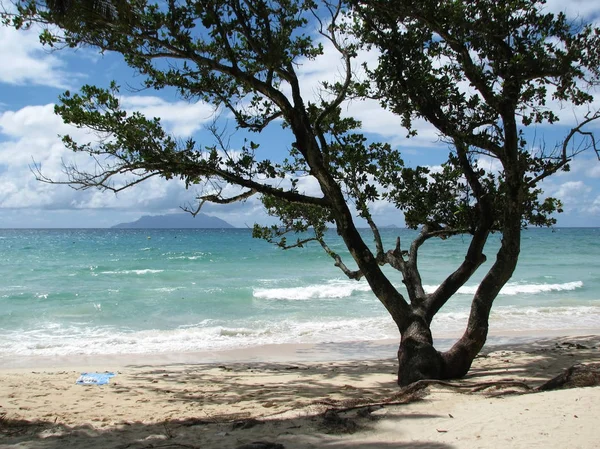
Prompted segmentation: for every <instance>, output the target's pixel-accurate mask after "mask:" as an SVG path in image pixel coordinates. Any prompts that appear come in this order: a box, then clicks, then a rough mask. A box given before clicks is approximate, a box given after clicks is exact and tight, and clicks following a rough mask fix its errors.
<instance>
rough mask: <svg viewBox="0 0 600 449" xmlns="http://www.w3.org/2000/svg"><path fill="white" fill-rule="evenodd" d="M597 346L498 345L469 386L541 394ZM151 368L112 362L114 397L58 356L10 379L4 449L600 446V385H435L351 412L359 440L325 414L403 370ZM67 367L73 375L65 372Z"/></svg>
mask: <svg viewBox="0 0 600 449" xmlns="http://www.w3.org/2000/svg"><path fill="white" fill-rule="evenodd" d="M576 343H577V344H580V345H583V346H584V347H579V348H578V347H576V346H574V344H576ZM599 345H600V337H598V336H588V337H569V338H552V339H546V340H543V341H539V342H536V343H526V344H522V345H512V346H509V347H491V348H488V349H487V352H488V354H487V355H486V356H483V357H480V358H478V359H477V360H476V361H475V364H474V366H473V368H472V370H471V373H470V374H469V376H467V378H466V379H464V380H463V381H461V382H462V383H473V384H478V383H482V382H489V381H493V380H494V381H495V380H499V379H504V380H506V379H512V380H518V381H523V382H526V383H527V384H529V385H531V386H537V385H539V384H540V383H541V382H543V381H544V380H547V379H550V378H552V377H554V376H555V375H557V374H559V373H560V372H561V371H562V370H563V369H565V368H567V367H569V366H571V365H573V364H575V363H585V362H600V349H598V348H599V347H600V346H599ZM275 349H277V348H263V351H269V354H268V355H267V354H266V353H263V356H264V359H271V360H272V359H273V357H276V358H278V359H282V358H284V356H282V355H273V351H274V350H275ZM303 350H308V349H307V348H303ZM257 354H258V355H257V357H260V351H258V352H257ZM147 360H150V363H149V364H141V362H143V360H142V359H137V360H132V362H135V364H132V363H128V362H127V360H126V359H123V358H115V359H114V360H113V364H109V363H107V360H104V361H103V364H102V368H104V369H106V370H111V371H115V372H116V373H117V375H116V376H115V377H114V378H113V379H112V380H111V381H110V383H109V384H108V385H104V386H80V385H76V384H75V380H76V379H77V377H78V376H79V374H80V372H81V371H89V370H93V369H96V370H98V369H99V367H98V366H97V365H96V364H86V366H80V367H78V368H75V367H73V366H69V364H66V363H64V362H65V360H58V359H57V360H55V363H54V364H52V363H51V361H50V360H43V361H40V364H39V365H38V366H37V368H31V367H30V368H15V367H11V368H6V367H5V368H3V369H2V370H0V415H2V416H3V418H2V420H0V448H2V449H5V448H20V449H21V448H32V449H37V448H40V449H41V448H44V449H51V448H52V449H54V448H56V449H58V448H90V449H103V448H123V449H125V448H134V449H135V448H158V447H162V448H203V449H211V448H215V449H216V448H219V449H228V448H232V449H233V448H236V447H238V446H240V445H242V444H245V443H249V442H252V441H258V440H263V441H271V442H277V443H280V444H283V445H284V447H285V448H286V449H293V448H367V449H370V448H384V449H386V448H389V449H391V448H438V449H446V448H447V449H450V448H520V447H523V448H538V447H539V448H597V447H599V446H600V425H599V424H598V423H599V421H598V415H599V414H600V387H591V388H576V389H570V390H560V391H551V392H546V393H534V394H523V395H503V396H499V397H489V396H487V395H486V393H490V390H486V391H483V392H479V393H472V394H467V393H461V392H459V391H457V390H456V389H451V388H447V387H444V386H432V387H429V388H428V390H427V391H428V394H427V396H425V397H424V398H423V399H422V400H420V401H417V402H412V403H409V404H403V405H386V406H384V407H381V408H378V409H377V410H375V411H374V412H373V413H371V414H370V415H369V416H367V417H365V418H357V417H355V416H354V413H355V412H348V413H343V414H341V415H340V416H341V417H342V418H346V417H350V418H351V419H352V421H353V423H355V424H356V425H358V428H357V429H355V431H354V432H353V433H347V432H342V431H343V430H345V429H347V426H345V425H344V424H343V423H342V424H339V425H338V426H335V425H332V424H327V423H325V422H324V420H323V418H322V417H321V416H319V413H322V412H324V411H325V410H327V409H328V408H333V407H341V406H344V405H346V406H348V405H351V404H352V403H353V401H365V400H370V401H372V402H384V401H386V400H388V399H389V398H392V397H394V395H396V394H397V393H398V387H397V386H396V385H395V370H396V366H395V361H394V360H384V361H344V362H305V361H300V362H297V363H289V362H277V363H276V362H271V361H270V362H267V363H258V362H251V363H232V362H230V361H224V362H222V363H220V364H203V365H194V364H189V363H177V362H175V361H174V360H172V359H171V360H164V359H163V360H162V362H160V361H158V360H156V359H147ZM224 360H227V358H225V359H224ZM34 362H35V360H28V361H27V363H25V366H35V365H33V364H34ZM71 362H72V361H71ZM61 364H62V365H63V366H67V367H66V368H62V369H59V368H56V367H53V365H54V366H60V365H61ZM248 418H256V419H259V420H260V423H259V424H257V425H255V426H253V427H251V428H234V425H233V424H232V421H235V420H240V419H248ZM340 432H341V433H340Z"/></svg>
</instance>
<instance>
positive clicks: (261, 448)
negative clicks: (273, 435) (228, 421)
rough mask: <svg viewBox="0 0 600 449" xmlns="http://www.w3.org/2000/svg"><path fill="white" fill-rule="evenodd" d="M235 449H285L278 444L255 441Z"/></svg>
mask: <svg viewBox="0 0 600 449" xmlns="http://www.w3.org/2000/svg"><path fill="white" fill-rule="evenodd" d="M236 449H285V446H284V445H283V444H279V443H271V442H270V441H255V442H253V443H247V444H242V445H241V446H238V447H237V448H236Z"/></svg>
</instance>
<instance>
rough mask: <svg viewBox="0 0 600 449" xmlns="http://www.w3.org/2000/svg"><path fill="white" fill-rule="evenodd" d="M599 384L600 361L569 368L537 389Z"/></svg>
mask: <svg viewBox="0 0 600 449" xmlns="http://www.w3.org/2000/svg"><path fill="white" fill-rule="evenodd" d="M597 385H600V363H588V364H578V365H573V366H572V367H570V368H567V369H566V370H564V371H563V372H562V373H561V374H559V375H558V376H556V377H554V378H552V379H550V380H549V381H548V382H546V383H544V384H542V385H540V386H539V387H537V388H536V391H550V390H558V389H564V388H579V387H594V386H597Z"/></svg>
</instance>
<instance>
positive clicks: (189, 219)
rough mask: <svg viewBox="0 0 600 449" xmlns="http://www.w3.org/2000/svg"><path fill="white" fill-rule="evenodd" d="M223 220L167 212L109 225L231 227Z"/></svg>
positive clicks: (126, 226)
mask: <svg viewBox="0 0 600 449" xmlns="http://www.w3.org/2000/svg"><path fill="white" fill-rule="evenodd" d="M233 227H234V226H232V225H230V224H229V223H227V222H226V221H225V220H221V219H220V218H217V217H213V216H210V215H206V214H202V213H200V214H198V215H196V216H195V217H194V216H192V215H191V214H187V213H182V214H168V215H144V216H143V217H141V218H140V219H138V220H136V221H132V222H130V223H119V224H116V225H114V226H111V228H112V229H203V228H213V229H214V228H218V229H222V228H233Z"/></svg>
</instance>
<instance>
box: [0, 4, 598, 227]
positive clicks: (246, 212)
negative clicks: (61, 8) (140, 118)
mask: <svg viewBox="0 0 600 449" xmlns="http://www.w3.org/2000/svg"><path fill="white" fill-rule="evenodd" d="M3 3H6V2H3ZM546 8H547V9H548V10H549V11H553V12H558V11H563V10H565V8H568V9H567V10H566V11H565V12H566V13H567V14H568V15H569V16H570V17H573V18H578V19H583V20H584V21H587V22H592V23H595V24H596V25H598V24H600V2H598V1H597V0H591V1H587V0H579V1H571V2H564V1H555V0H550V1H548V3H547V5H546ZM361 58H363V59H364V60H367V61H371V62H373V61H375V60H376V55H374V54H362V55H361ZM0 61H2V62H1V63H0V228H90V227H91V228H95V227H109V226H112V225H114V224H117V223H120V222H127V221H134V220H136V219H138V218H139V217H140V216H142V215H158V214H166V213H174V212H181V207H185V206H188V205H190V204H193V203H194V198H195V197H196V196H197V195H198V193H199V191H200V190H199V189H200V188H199V187H192V188H190V189H189V190H186V189H185V186H184V185H183V184H182V183H181V182H180V181H178V180H170V181H165V180H161V179H158V178H152V179H150V180H148V181H146V182H145V183H143V184H141V185H138V186H136V187H134V188H131V189H129V190H125V191H123V192H121V193H119V194H117V195H115V194H114V193H112V192H101V191H98V190H86V191H78V190H75V189H73V188H71V187H69V186H67V185H56V184H46V183H42V182H39V181H37V180H36V179H35V176H34V174H33V173H32V170H31V166H32V165H33V164H34V163H36V164H40V166H41V167H42V171H43V174H44V175H45V176H48V177H49V178H53V179H58V180H60V179H64V175H63V174H62V166H63V163H64V162H67V163H68V162H73V161H74V162H77V164H78V165H79V166H80V167H82V168H85V167H89V168H90V169H92V168H93V165H92V163H91V161H90V160H89V158H88V157H85V156H84V155H74V154H72V153H71V152H70V151H68V150H67V149H65V148H64V146H63V144H62V143H61V140H60V135H64V134H69V135H71V136H73V137H75V138H76V139H78V140H79V141H80V142H87V141H90V140H93V139H94V136H93V135H92V134H90V133H89V132H87V131H85V130H80V129H75V128H73V127H71V126H68V125H66V124H64V123H63V122H62V120H61V118H60V117H59V116H57V115H55V114H54V111H53V108H54V103H56V102H57V99H58V96H59V95H60V94H61V93H62V92H64V91H65V90H71V91H77V90H78V89H79V88H80V87H81V86H82V85H84V84H94V85H98V86H101V87H108V85H109V83H110V82H111V81H112V80H116V81H117V83H118V84H119V85H121V86H122V87H123V89H122V95H123V97H122V104H123V105H124V106H125V107H126V109H127V110H129V111H134V110H138V111H140V112H142V113H144V114H145V115H146V116H148V117H150V118H152V117H159V118H160V119H161V121H162V123H163V125H164V126H165V128H166V129H167V131H168V132H169V133H171V134H172V135H173V136H175V137H177V138H188V137H194V138H195V139H196V140H197V141H198V142H199V143H201V144H206V145H210V144H212V143H214V142H213V141H212V140H211V138H210V135H209V133H208V132H207V130H206V128H207V126H209V125H210V124H211V123H212V122H213V120H214V119H215V117H214V110H213V108H212V107H211V106H210V105H207V104H204V103H202V102H188V101H185V100H183V99H181V98H178V97H177V96H176V95H174V94H173V93H169V92H163V91H154V90H152V91H149V90H141V89H139V87H140V86H141V83H142V79H141V78H140V77H139V76H136V75H135V74H134V73H133V71H132V70H131V69H130V68H128V67H127V65H126V64H125V63H124V62H123V59H122V57H121V56H120V55H117V54H112V53H105V54H100V53H98V52H97V51H95V50H94V49H91V48H79V49H75V50H60V51H49V50H48V49H47V48H43V47H42V46H41V44H40V43H39V39H38V34H37V32H36V31H35V30H31V31H27V32H26V31H16V30H13V29H11V28H8V27H4V26H1V25H0ZM356 67H358V62H357V63H356ZM298 70H299V73H300V79H301V82H302V89H303V94H304V95H305V96H306V97H307V98H309V97H310V96H311V95H316V94H317V93H318V90H319V83H320V82H322V81H326V80H334V79H336V76H338V75H339V73H340V72H339V70H340V65H339V61H338V59H337V58H336V57H335V56H333V57H332V56H331V53H329V52H327V51H326V54H325V55H324V56H321V57H318V58H317V59H316V60H314V61H310V62H309V61H304V62H303V63H302V64H300V65H299V67H298ZM595 105H596V106H600V93H599V94H598V95H597V98H596V101H595ZM550 107H552V108H555V109H556V111H557V113H559V115H560V117H561V122H560V124H559V125H552V126H550V125H544V126H539V127H537V128H536V129H535V130H533V131H532V132H534V133H535V137H536V141H538V142H545V143H547V144H549V145H552V144H553V143H554V142H557V141H559V139H560V136H561V135H565V134H566V132H567V131H568V129H569V128H570V126H573V124H574V123H576V117H577V114H578V111H573V110H572V109H569V108H563V107H561V106H560V105H557V104H551V105H550ZM344 108H345V111H346V113H347V114H349V115H352V116H354V117H355V118H357V119H359V120H361V121H362V124H363V130H364V131H365V132H366V133H368V135H369V136H370V137H371V138H373V139H378V140H383V141H387V142H389V143H391V144H392V145H393V146H394V147H397V148H399V149H400V151H401V152H402V154H403V158H404V160H405V162H406V163H407V164H409V165H416V164H420V165H428V166H431V167H436V166H439V164H440V163H441V162H443V161H444V159H445V158H446V156H447V154H448V147H447V146H446V144H444V143H441V142H440V139H439V136H438V135H437V134H436V132H435V130H434V129H433V128H432V127H431V126H429V125H427V124H425V123H418V124H417V129H418V135H417V137H416V138H411V139H406V138H405V136H406V130H404V129H403V128H402V127H401V126H400V120H399V118H398V117H397V116H394V115H393V114H391V113H389V112H387V111H385V110H383V109H381V108H380V107H379V105H378V104H377V103H376V102H374V101H363V102H359V101H354V102H351V103H348V104H345V105H344ZM226 119H227V118H226V117H225V118H223V117H221V119H220V122H219V123H220V126H223V127H226V128H227V132H228V133H231V134H232V142H234V143H237V142H241V141H242V140H243V138H244V137H246V136H245V135H244V134H243V132H242V131H236V130H235V125H234V123H233V121H229V122H227V120H226ZM277 126H278V125H276V127H277ZM593 131H594V132H595V133H596V134H597V135H598V134H600V124H596V125H595V127H594V128H593ZM249 137H250V138H255V136H249ZM598 140H599V141H600V139H598ZM260 142H261V148H260V151H261V152H263V154H264V155H265V156H267V157H272V158H274V159H277V158H282V157H283V156H284V155H285V153H286V151H287V150H288V149H289V147H290V142H291V137H290V136H289V134H286V133H285V131H283V130H280V129H272V130H267V132H266V133H264V135H263V136H261V137H260ZM302 187H303V188H304V189H305V191H306V193H309V194H318V191H317V190H316V189H317V187H316V186H315V185H314V182H310V180H305V181H304V185H303V186H302ZM541 187H542V188H543V190H544V192H545V194H547V195H550V196H554V197H557V198H559V199H561V200H563V203H564V205H565V207H564V209H565V212H564V213H563V214H560V215H558V216H557V219H558V226H600V161H598V159H597V157H596V155H595V154H593V153H591V154H590V153H588V154H582V155H580V157H578V158H576V159H575V160H574V161H573V163H572V164H571V170H570V172H568V173H559V174H556V175H554V176H552V177H551V178H549V179H547V180H546V181H544V183H543V184H542V186H541ZM203 212H205V213H208V214H211V215H215V216H218V217H219V218H222V219H224V220H226V221H228V222H229V223H231V224H232V225H234V226H237V227H245V226H252V224H253V223H254V222H260V223H268V222H270V221H271V219H269V218H268V217H267V216H266V214H265V212H264V210H263V207H262V205H261V204H260V203H259V202H258V201H257V200H254V199H251V200H249V201H247V202H246V203H240V204H233V205H226V206H222V205H206V206H205V207H204V209H203ZM373 214H374V216H375V218H376V221H377V222H378V223H380V224H382V225H391V224H395V225H397V226H403V219H402V214H401V213H400V212H399V211H397V210H395V209H394V208H393V207H392V206H391V205H389V204H387V203H383V202H380V203H377V204H375V205H374V206H373Z"/></svg>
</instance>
